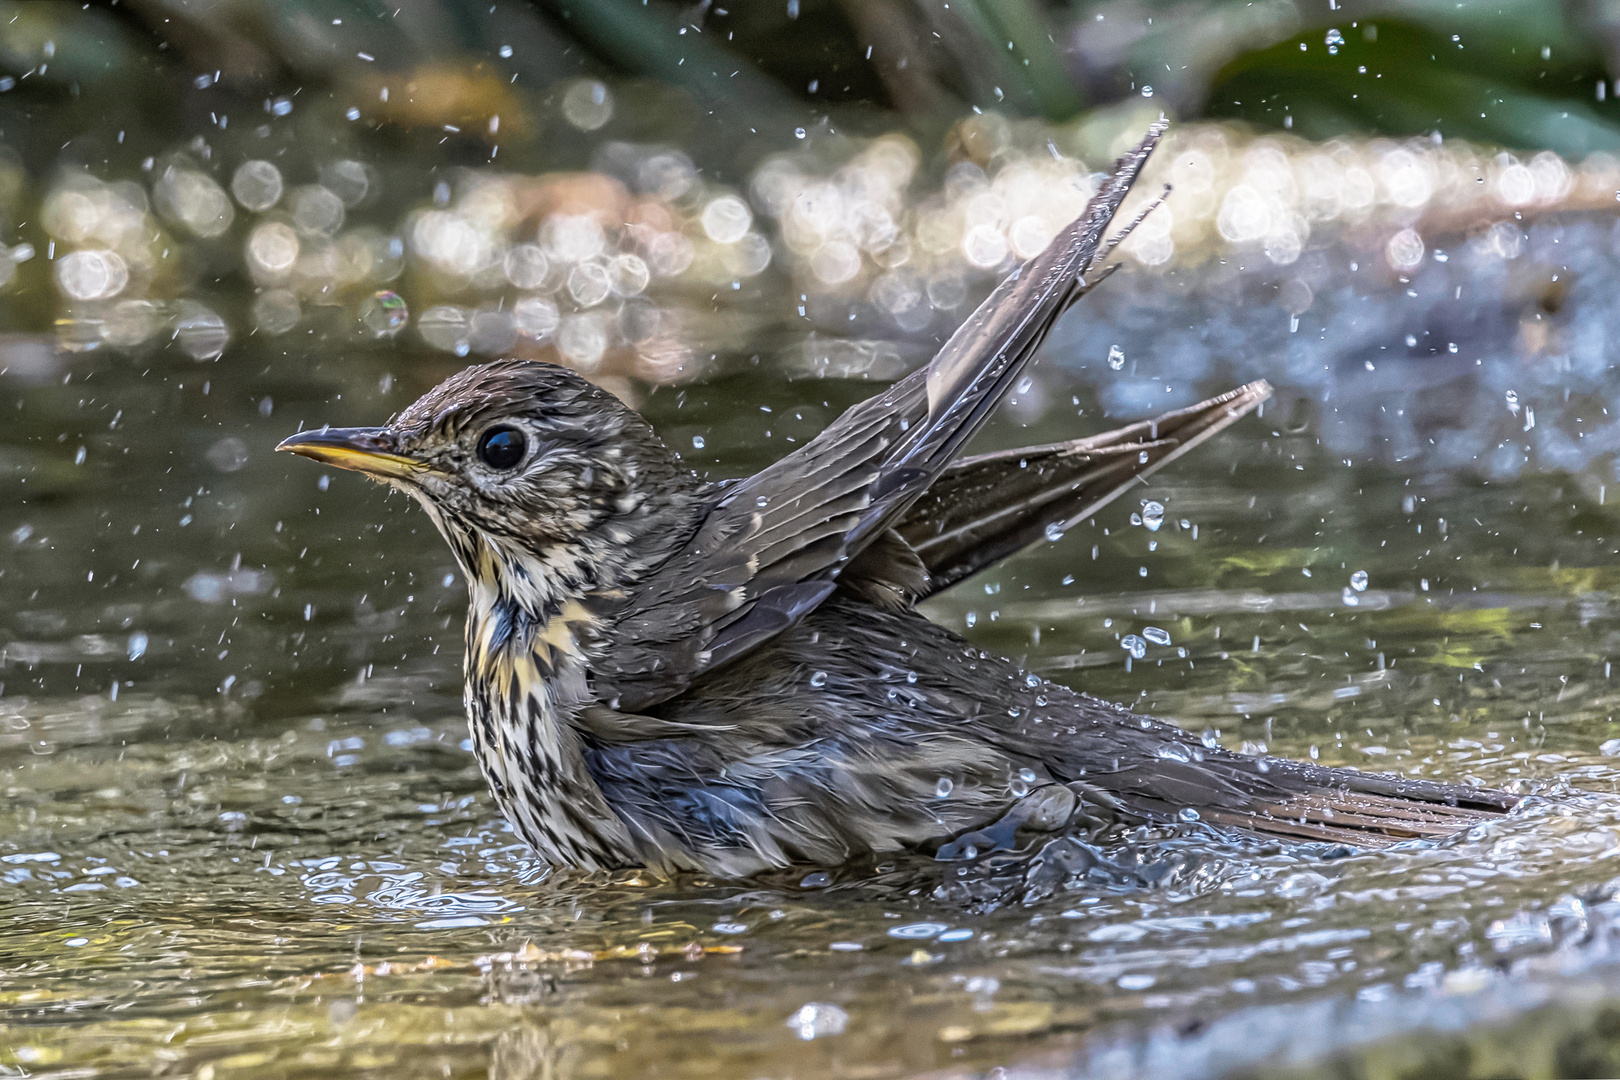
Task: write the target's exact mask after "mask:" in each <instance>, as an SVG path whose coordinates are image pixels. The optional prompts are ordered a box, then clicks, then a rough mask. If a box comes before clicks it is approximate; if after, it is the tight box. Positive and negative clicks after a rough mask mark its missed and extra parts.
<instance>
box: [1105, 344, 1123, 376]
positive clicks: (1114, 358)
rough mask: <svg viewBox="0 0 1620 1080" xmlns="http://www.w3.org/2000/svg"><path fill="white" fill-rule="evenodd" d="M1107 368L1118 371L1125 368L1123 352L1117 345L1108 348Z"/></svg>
mask: <svg viewBox="0 0 1620 1080" xmlns="http://www.w3.org/2000/svg"><path fill="white" fill-rule="evenodd" d="M1108 366H1109V367H1111V368H1113V369H1114V370H1115V371H1118V370H1119V369H1120V368H1122V367H1124V366H1125V350H1124V349H1121V348H1120V347H1119V346H1118V345H1110V346H1108Z"/></svg>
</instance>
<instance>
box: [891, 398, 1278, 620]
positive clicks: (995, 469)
mask: <svg viewBox="0 0 1620 1080" xmlns="http://www.w3.org/2000/svg"><path fill="white" fill-rule="evenodd" d="M1270 396H1271V386H1270V385H1269V384H1268V383H1266V382H1264V381H1260V382H1252V383H1249V384H1248V385H1247V386H1241V387H1239V388H1238V389H1236V390H1231V391H1228V392H1227V393H1225V394H1222V395H1221V396H1219V397H1215V398H1210V399H1209V400H1208V401H1204V402H1200V403H1199V404H1197V405H1194V406H1192V407H1190V408H1186V409H1180V410H1177V411H1176V412H1170V413H1165V414H1164V415H1163V416H1159V417H1155V418H1154V419H1152V420H1143V421H1141V422H1140V423H1136V424H1131V425H1130V426H1129V427H1123V428H1120V429H1119V430H1117V431H1109V432H1105V433H1104V434H1101V435H1092V436H1090V437H1088V438H1084V439H1074V440H1072V441H1070V442H1061V443H1052V444H1050V445H1048V446H1026V447H1024V448H1022V449H1019V450H1005V451H1002V452H1000V453H996V454H983V455H980V456H978V457H971V458H963V459H962V460H960V461H957V462H956V463H955V464H953V465H952V466H951V467H950V468H948V469H946V470H945V472H944V474H943V475H941V476H940V478H939V479H938V480H936V481H935V482H934V485H933V486H932V487H930V488H929V489H928V491H927V492H926V493H924V495H923V496H922V498H920V499H918V500H917V502H916V503H915V504H914V505H913V506H912V507H911V509H910V511H909V512H907V514H906V516H905V517H904V518H902V519H901V521H900V523H899V524H898V525H897V526H895V528H896V530H897V531H898V532H899V533H900V535H901V536H902V537H903V538H904V539H905V541H906V542H907V543H908V544H910V545H911V547H912V549H913V550H914V551H916V553H917V554H918V556H920V557H921V559H922V562H923V566H924V567H925V568H926V569H927V571H928V583H927V586H926V587H925V589H924V591H923V593H922V595H919V596H917V597H916V599H918V600H921V599H923V597H924V596H931V595H933V594H934V593H937V592H939V591H941V590H943V589H947V588H949V587H950V586H952V585H954V584H956V583H957V582H958V581H961V580H962V579H963V578H966V577H970V576H971V575H973V574H976V573H978V572H979V571H980V570H983V569H984V568H985V567H987V566H990V565H991V564H993V563H996V562H999V561H1001V560H1002V559H1004V558H1006V557H1007V556H1008V555H1011V554H1013V553H1014V552H1016V551H1020V550H1022V549H1023V548H1025V547H1028V546H1029V545H1031V544H1034V543H1037V542H1039V541H1041V540H1043V539H1046V538H1048V537H1050V536H1055V535H1056V534H1060V533H1063V532H1065V531H1067V530H1069V529H1071V528H1073V527H1074V526H1075V525H1077V524H1079V523H1080V522H1081V521H1083V520H1085V519H1086V518H1088V517H1090V516H1091V515H1092V514H1095V513H1096V512H1097V511H1098V510H1100V509H1102V508H1103V507H1104V506H1106V505H1108V503H1110V502H1112V501H1113V500H1114V499H1115V498H1117V497H1118V496H1119V495H1121V494H1122V493H1123V492H1125V491H1126V490H1128V489H1129V488H1130V487H1131V485H1132V484H1135V483H1136V482H1138V481H1140V480H1142V479H1143V478H1144V477H1146V476H1148V475H1149V474H1150V473H1152V472H1154V471H1156V470H1157V469H1159V468H1160V467H1162V466H1164V465H1166V464H1168V463H1169V462H1172V461H1174V460H1175V459H1176V458H1178V457H1180V456H1181V455H1182V454H1185V453H1186V452H1187V451H1188V450H1191V449H1192V448H1193V447H1195V446H1197V445H1198V444H1199V443H1201V442H1203V441H1204V440H1205V439H1208V438H1209V437H1210V436H1212V435H1214V434H1215V433H1216V432H1218V431H1221V430H1223V429H1224V428H1226V427H1228V426H1229V425H1231V424H1232V423H1234V422H1235V421H1236V420H1237V419H1238V418H1239V417H1242V416H1245V415H1247V414H1248V413H1249V412H1250V411H1251V410H1253V409H1254V408H1255V407H1256V406H1258V405H1259V404H1260V403H1261V402H1262V401H1264V400H1266V398H1268V397H1270Z"/></svg>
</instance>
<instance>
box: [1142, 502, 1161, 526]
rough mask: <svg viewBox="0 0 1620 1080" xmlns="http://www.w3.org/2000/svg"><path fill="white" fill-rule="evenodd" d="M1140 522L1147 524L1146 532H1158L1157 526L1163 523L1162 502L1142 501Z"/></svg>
mask: <svg viewBox="0 0 1620 1080" xmlns="http://www.w3.org/2000/svg"><path fill="white" fill-rule="evenodd" d="M1142 524H1143V525H1146V526H1147V529H1148V532H1158V531H1159V526H1161V525H1163V524H1164V504H1163V503H1156V502H1148V503H1143V504H1142Z"/></svg>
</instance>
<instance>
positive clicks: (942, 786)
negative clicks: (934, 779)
mask: <svg viewBox="0 0 1620 1080" xmlns="http://www.w3.org/2000/svg"><path fill="white" fill-rule="evenodd" d="M955 786H956V785H955V784H953V783H951V778H950V777H948V776H942V777H940V778H939V783H937V784H935V785H934V796H935V797H936V798H940V799H943V798H946V797H948V796H949V795H950V793H951V789H952V788H954V787H955Z"/></svg>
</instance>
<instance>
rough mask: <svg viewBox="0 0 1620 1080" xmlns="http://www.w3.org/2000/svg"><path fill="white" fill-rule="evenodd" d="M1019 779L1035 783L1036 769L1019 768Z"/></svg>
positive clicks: (1027, 782)
mask: <svg viewBox="0 0 1620 1080" xmlns="http://www.w3.org/2000/svg"><path fill="white" fill-rule="evenodd" d="M1018 779H1020V780H1022V781H1023V782H1024V783H1026V784H1033V783H1034V782H1035V770H1034V769H1019V770H1018Z"/></svg>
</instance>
